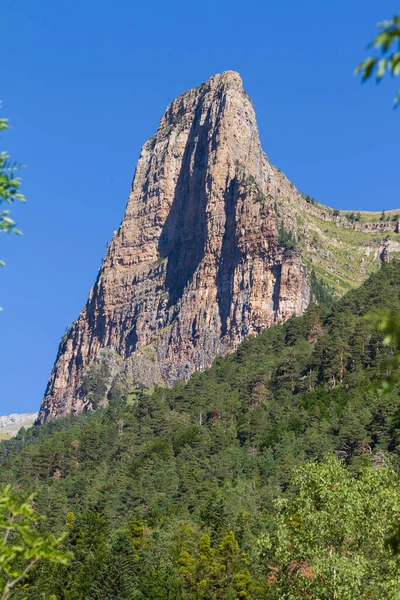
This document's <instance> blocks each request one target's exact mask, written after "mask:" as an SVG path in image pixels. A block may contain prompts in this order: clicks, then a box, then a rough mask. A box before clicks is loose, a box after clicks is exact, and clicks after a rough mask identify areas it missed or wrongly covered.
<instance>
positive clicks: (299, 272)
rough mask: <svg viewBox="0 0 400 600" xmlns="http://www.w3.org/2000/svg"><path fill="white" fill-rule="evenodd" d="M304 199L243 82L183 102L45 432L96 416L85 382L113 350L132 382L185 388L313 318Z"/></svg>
mask: <svg viewBox="0 0 400 600" xmlns="http://www.w3.org/2000/svg"><path fill="white" fill-rule="evenodd" d="M283 194H284V195H285V202H284V203H283V204H282V205H280V207H279V208H277V199H278V200H279V198H280V196H281V195H283ZM299 197H300V195H299V193H298V192H297V190H295V188H294V186H293V185H292V184H290V182H289V181H288V180H287V179H286V178H285V177H284V175H282V174H281V173H280V172H279V171H278V170H277V169H275V167H273V166H272V165H271V164H270V163H269V161H268V159H267V157H266V156H265V154H264V153H263V151H262V149H261V146H260V141H259V136H258V130H257V125H256V117H255V112H254V108H253V105H252V103H251V101H250V99H249V97H248V96H247V94H246V93H245V92H244V90H243V87H242V81H241V78H240V76H239V75H238V74H237V73H235V72H232V71H228V72H225V73H222V74H220V75H215V76H214V77H212V78H211V79H209V80H208V81H207V82H206V83H205V84H203V85H201V86H200V87H198V88H195V89H193V90H190V91H188V92H186V93H184V94H183V95H181V96H179V97H178V98H177V99H176V100H174V101H173V102H172V104H171V105H170V106H169V107H168V108H167V111H166V113H165V115H164V116H163V117H162V119H161V121H160V125H159V128H158V130H157V133H156V135H155V136H154V137H153V138H151V139H150V140H148V141H147V142H146V143H145V144H144V146H143V148H142V152H141V155H140V158H139V162H138V165H137V168H136V173H135V176H134V180H133V183H132V187H131V190H130V194H129V200H128V204H127V207H126V212H125V216H124V218H123V221H122V223H121V226H120V228H119V229H118V231H117V232H116V233H115V235H114V237H113V240H112V242H111V243H110V245H109V247H108V250H107V253H106V256H105V258H104V261H103V264H102V267H101V269H100V271H99V274H98V277H97V281H96V283H95V285H94V287H93V289H92V290H91V292H90V295H89V299H88V302H87V304H86V306H85V307H84V308H83V310H82V312H81V314H80V315H79V318H78V319H77V320H76V321H75V322H74V323H73V324H72V326H71V328H70V329H69V330H68V332H67V333H66V334H65V336H64V337H63V339H62V340H61V343H60V346H59V351H58V356H57V359H56V362H55V365H54V368H53V371H52V373H51V377H50V380H49V383H48V386H47V390H46V393H45V397H44V400H43V403H42V406H41V409H40V414H39V417H38V422H43V421H44V420H46V419H50V418H54V417H57V416H59V415H65V414H67V413H71V412H72V413H75V412H79V411H81V410H83V409H84V408H85V407H86V406H87V405H88V402H89V400H88V398H87V396H86V395H85V390H84V389H83V387H82V378H83V376H84V373H85V372H86V371H87V369H88V368H89V367H90V365H92V364H93V363H94V362H95V361H96V360H99V356H100V355H101V353H102V352H103V351H104V349H106V350H107V352H108V353H109V356H111V355H112V354H113V355H114V356H115V360H114V366H115V365H116V364H118V365H119V368H120V369H122V370H123V371H124V375H125V376H126V377H128V378H130V379H131V380H132V381H134V382H141V383H144V384H146V385H150V386H151V385H155V384H165V385H171V384H173V383H175V382H176V381H177V380H179V379H183V380H185V379H187V378H188V377H189V376H190V375H191V374H192V373H193V372H194V371H196V370H203V369H205V368H206V367H209V366H210V365H211V363H212V361H213V360H214V358H215V357H216V356H217V355H221V354H225V353H228V352H231V351H233V350H234V349H235V348H236V347H237V346H238V344H239V343H240V342H241V341H242V340H243V339H244V338H245V337H246V336H248V335H249V334H257V333H259V332H260V331H261V330H262V329H264V328H265V327H268V326H270V325H271V324H273V323H276V322H278V321H283V320H285V319H287V318H288V317H290V316H291V315H292V314H301V313H303V312H304V310H305V309H306V307H307V305H308V304H309V302H310V299H311V288H310V283H309V275H308V273H307V269H306V265H305V262H304V261H303V255H302V252H301V250H300V249H295V250H288V249H287V248H285V247H284V245H282V243H280V240H279V218H280V217H279V214H281V215H282V214H284V215H285V218H286V219H287V223H289V227H290V228H291V229H294V228H295V227H296V220H295V217H294V213H292V212H291V208H290V207H291V203H292V204H293V203H296V202H297V206H298V205H299V201H300V200H299ZM304 205H305V206H306V204H305V203H304ZM279 211H281V213H279ZM305 231H306V230H305Z"/></svg>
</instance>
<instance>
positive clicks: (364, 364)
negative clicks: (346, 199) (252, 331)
mask: <svg viewBox="0 0 400 600" xmlns="http://www.w3.org/2000/svg"><path fill="white" fill-rule="evenodd" d="M377 309H379V310H388V311H391V312H394V313H400V266H399V264H397V263H391V264H386V265H384V266H383V268H382V269H381V270H380V271H379V272H378V273H375V274H374V275H372V276H371V277H370V278H369V280H368V281H367V282H366V283H365V284H363V285H362V286H361V287H360V288H359V289H357V290H354V291H351V292H350V293H348V294H347V296H346V297H344V298H343V299H341V300H339V301H338V302H336V303H334V304H333V305H332V306H330V307H326V306H324V305H317V304H313V305H311V306H310V307H309V309H308V310H307V311H306V313H305V315H304V316H303V317H293V318H292V319H290V320H289V321H288V322H287V323H286V324H285V325H277V326H274V327H272V328H270V329H268V330H265V331H264V332H263V333H262V334H261V335H259V336H257V337H250V338H248V339H246V340H245V341H244V342H243V343H242V344H241V346H240V347H239V349H238V350H237V352H235V353H234V354H232V355H230V356H227V357H224V358H218V359H217V360H216V361H215V362H214V364H213V366H212V367H211V368H210V369H209V370H207V371H206V372H204V373H198V374H196V375H194V376H193V377H192V378H191V380H190V381H189V382H188V383H186V384H184V383H179V384H177V385H176V386H174V388H172V389H161V388H160V389H156V390H155V391H153V392H152V393H150V392H149V391H148V390H140V391H137V392H136V394H132V390H129V389H126V388H125V387H124V386H123V385H119V386H115V387H114V388H113V389H112V390H111V393H110V394H109V400H108V403H107V406H105V407H103V408H100V409H99V410H97V411H95V412H89V413H87V414H84V415H79V416H76V417H65V418H62V419H58V420H57V421H54V422H50V423H47V424H45V425H44V426H42V427H35V428H32V429H30V430H27V431H24V430H22V431H21V432H20V433H19V435H18V436H17V438H15V439H13V440H10V441H7V442H3V443H2V444H1V445H0V462H1V468H0V481H1V482H2V483H8V482H10V483H12V484H13V485H14V486H17V487H18V489H19V490H21V491H24V490H29V491H36V492H37V496H36V500H35V508H36V509H37V511H38V512H39V513H43V514H45V515H46V516H47V519H46V521H45V522H44V523H42V524H41V528H44V530H46V531H53V532H54V533H56V534H58V533H60V532H61V531H64V530H67V531H68V536H67V538H66V539H65V541H64V542H63V545H64V548H65V550H72V551H73V552H74V555H75V559H74V561H73V562H72V564H71V565H70V566H62V567H60V566H57V567H48V566H43V567H40V569H37V570H36V571H33V572H32V574H31V575H30V577H29V579H28V580H27V585H26V589H25V590H24V593H23V594H22V595H21V598H22V597H24V596H26V597H27V598H35V599H36V598H46V599H50V598H53V600H54V599H60V600H61V599H71V600H72V599H73V600H79V599H82V600H83V599H85V600H87V599H97V598H103V599H107V600H108V599H110V600H111V599H113V600H114V599H115V600H127V599H130V598H142V599H145V598H146V599H153V598H154V599H158V598H160V599H164V598H165V599H168V598H170V599H172V598H173V599H178V600H179V599H197V598H204V599H209V600H214V599H215V600H217V599H218V600H219V599H225V598H226V599H232V600H234V599H236V598H248V599H250V598H253V599H257V598H287V599H289V598H297V597H299V598H300V597H305V598H334V597H337V598H349V599H353V598H354V600H355V599H357V600H358V599H359V598H372V599H381V598H382V599H384V598H385V599H387V598H389V597H393V598H394V597H396V594H399V593H400V578H399V577H400V576H399V575H398V573H399V574H400V570H399V569H398V565H397V558H396V556H395V555H393V554H392V553H391V551H390V549H389V548H387V547H386V546H385V543H386V541H387V540H388V539H389V537H390V535H391V534H392V533H393V531H394V529H395V527H396V526H397V523H398V520H399V519H400V488H399V481H398V475H397V470H398V464H399V451H400V446H399V442H400V400H399V391H398V389H397V387H396V386H395V387H394V388H393V389H391V390H390V391H389V392H388V393H387V394H382V393H380V392H379V390H377V389H376V387H377V386H375V384H378V382H379V380H380V378H381V377H382V373H386V371H387V369H388V367H387V364H386V361H387V359H388V358H390V357H391V356H392V355H393V353H394V351H395V349H394V348H393V347H391V346H390V345H385V344H384V343H383V335H382V332H381V331H380V329H379V327H378V326H377V324H376V322H375V321H374V319H371V318H366V315H368V314H370V313H371V312H373V311H376V310H377ZM133 398H134V399H133ZM16 597H18V596H16Z"/></svg>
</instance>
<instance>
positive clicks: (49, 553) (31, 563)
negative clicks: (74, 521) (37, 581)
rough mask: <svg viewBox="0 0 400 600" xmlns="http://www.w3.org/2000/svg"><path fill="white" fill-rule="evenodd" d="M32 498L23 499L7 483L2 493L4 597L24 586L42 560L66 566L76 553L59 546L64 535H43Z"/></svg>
mask: <svg viewBox="0 0 400 600" xmlns="http://www.w3.org/2000/svg"><path fill="white" fill-rule="evenodd" d="M32 503H33V499H32V497H30V498H28V499H27V500H25V501H19V500H18V499H17V497H16V496H15V494H14V493H13V492H12V490H11V487H10V486H7V487H6V488H4V490H3V491H2V492H0V533H1V536H0V593H1V600H8V598H10V597H11V594H12V593H13V592H14V591H15V590H17V589H18V588H21V587H23V585H24V583H25V580H26V579H27V577H28V576H29V575H30V574H31V571H32V570H33V569H34V568H35V567H36V566H37V564H38V563H40V562H41V561H49V562H51V563H56V564H63V565H66V564H68V562H69V559H70V558H71V556H72V554H71V553H68V552H63V551H61V550H59V549H58V547H59V545H60V543H61V542H62V539H63V537H64V536H61V537H59V538H56V537H54V535H52V534H45V535H42V534H41V533H40V532H39V531H38V527H37V526H38V523H39V520H40V517H38V515H37V514H36V512H35V511H34V509H33V506H32Z"/></svg>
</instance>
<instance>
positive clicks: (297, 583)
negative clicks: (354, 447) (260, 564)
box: [258, 457, 400, 600]
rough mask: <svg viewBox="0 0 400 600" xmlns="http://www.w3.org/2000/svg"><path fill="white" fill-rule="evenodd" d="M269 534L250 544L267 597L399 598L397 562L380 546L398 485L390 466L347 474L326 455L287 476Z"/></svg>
mask: <svg viewBox="0 0 400 600" xmlns="http://www.w3.org/2000/svg"><path fill="white" fill-rule="evenodd" d="M294 485H295V486H296V488H297V494H296V495H295V496H293V497H291V498H289V499H288V498H286V499H281V500H279V502H278V503H277V508H278V512H277V515H276V519H275V523H276V525H275V529H274V531H273V533H271V534H269V535H268V534H267V535H265V536H264V537H263V538H261V539H260V540H259V541H258V546H259V551H260V554H261V555H262V557H263V560H264V561H265V565H266V566H267V569H268V572H269V574H268V579H269V583H270V593H269V595H268V597H269V598H279V599H284V598H287V599H289V598H303V597H305V598H338V599H339V598H340V599H341V600H347V599H348V600H355V599H356V598H374V599H375V600H386V599H387V598H397V597H399V594H400V571H399V561H398V558H397V557H396V556H395V555H393V554H390V553H388V551H387V548H386V545H385V542H386V540H387V537H388V535H389V533H390V532H391V530H392V528H393V527H394V525H395V524H397V522H398V520H399V518H400V485H399V480H398V477H397V475H396V474H395V473H394V471H393V469H392V467H391V466H372V467H369V468H367V469H365V468H364V469H362V470H361V471H360V472H359V473H358V474H357V476H353V475H351V474H350V473H349V471H348V470H347V469H346V468H345V467H344V466H343V465H342V464H341V463H340V462H339V461H338V459H337V458H334V457H329V458H327V459H326V460H325V461H323V462H322V463H321V464H315V463H314V464H312V463H311V464H308V465H305V466H304V467H302V468H301V469H299V471H298V472H297V473H296V475H295V478H294Z"/></svg>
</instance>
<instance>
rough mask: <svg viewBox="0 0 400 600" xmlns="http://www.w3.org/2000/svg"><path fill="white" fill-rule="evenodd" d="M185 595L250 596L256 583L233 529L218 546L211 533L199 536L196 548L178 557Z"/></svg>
mask: <svg viewBox="0 0 400 600" xmlns="http://www.w3.org/2000/svg"><path fill="white" fill-rule="evenodd" d="M179 564H180V569H179V572H180V575H181V577H182V578H183V582H184V585H183V589H184V597H185V598H187V599H188V600H200V599H204V600H240V599H244V600H251V598H252V595H251V590H252V588H253V587H254V586H253V582H252V578H251V575H250V572H249V570H248V567H247V565H248V560H247V557H246V554H245V553H241V552H240V550H239V544H238V543H237V541H236V539H235V534H234V533H233V531H230V532H228V533H227V534H226V535H225V536H224V537H223V539H222V541H221V543H220V544H219V545H218V546H217V548H213V547H212V546H211V542H210V536H209V535H207V534H205V535H203V536H202V537H201V538H200V541H199V544H198V549H197V552H196V553H195V555H194V556H191V555H190V554H189V553H188V552H187V551H186V552H184V553H183V554H182V556H181V557H180V559H179Z"/></svg>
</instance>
